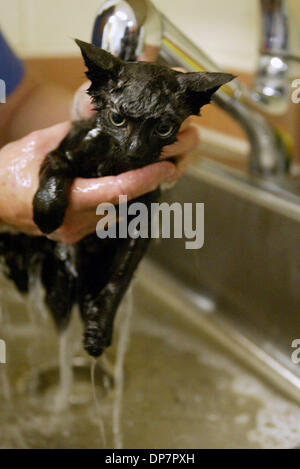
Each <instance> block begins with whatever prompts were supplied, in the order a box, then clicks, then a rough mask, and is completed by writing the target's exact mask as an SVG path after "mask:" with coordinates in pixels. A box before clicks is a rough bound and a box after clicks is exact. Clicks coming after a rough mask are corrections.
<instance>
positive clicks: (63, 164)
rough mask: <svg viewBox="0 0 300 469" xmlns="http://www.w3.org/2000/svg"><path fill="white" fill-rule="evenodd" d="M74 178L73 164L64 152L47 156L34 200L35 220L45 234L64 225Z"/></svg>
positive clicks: (59, 151)
mask: <svg viewBox="0 0 300 469" xmlns="http://www.w3.org/2000/svg"><path fill="white" fill-rule="evenodd" d="M72 178H73V175H72V168H71V163H70V162H69V160H68V159H67V158H66V156H65V153H64V152H63V151H61V150H59V149H57V150H54V151H53V152H51V153H49V154H48V155H47V156H46V158H45V160H44V162H43V165H42V167H41V171H40V185H39V188H38V190H37V192H36V194H35V196H34V199H33V214H34V216H33V219H34V222H35V223H36V225H37V226H38V227H39V228H40V230H41V231H42V232H43V233H46V234H49V233H52V232H53V231H55V230H56V229H57V228H59V227H60V226H61V225H62V223H63V220H64V216H65V211H66V208H67V206H68V192H69V188H70V185H71V182H72Z"/></svg>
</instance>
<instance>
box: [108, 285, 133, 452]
mask: <svg viewBox="0 0 300 469" xmlns="http://www.w3.org/2000/svg"><path fill="white" fill-rule="evenodd" d="M132 312H133V289H132V286H131V287H130V289H129V290H128V292H127V294H126V296H125V298H124V301H123V308H122V311H120V313H121V318H120V323H119V337H118V343H117V357H116V363H115V370H114V382H115V396H114V405H113V419H112V420H113V422H112V424H113V436H114V448H115V449H122V447H123V434H122V425H121V419H122V407H123V390H124V360H125V356H126V352H127V347H128V343H129V336H130V323H131V317H132Z"/></svg>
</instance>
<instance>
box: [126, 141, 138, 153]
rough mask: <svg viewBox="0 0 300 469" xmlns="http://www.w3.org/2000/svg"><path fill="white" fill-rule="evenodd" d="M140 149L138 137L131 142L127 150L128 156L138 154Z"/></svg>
mask: <svg viewBox="0 0 300 469" xmlns="http://www.w3.org/2000/svg"><path fill="white" fill-rule="evenodd" d="M138 149H139V140H138V138H137V137H136V138H134V139H133V140H131V142H130V143H129V145H128V147H127V152H126V153H127V156H136V154H137V151H138Z"/></svg>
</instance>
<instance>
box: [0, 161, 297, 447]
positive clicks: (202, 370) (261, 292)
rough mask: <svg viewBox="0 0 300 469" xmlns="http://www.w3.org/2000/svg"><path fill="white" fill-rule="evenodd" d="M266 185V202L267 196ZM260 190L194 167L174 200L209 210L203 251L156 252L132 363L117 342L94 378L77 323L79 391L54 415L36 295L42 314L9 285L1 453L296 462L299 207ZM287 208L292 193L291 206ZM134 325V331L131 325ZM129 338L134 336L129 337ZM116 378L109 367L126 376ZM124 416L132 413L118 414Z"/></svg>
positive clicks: (237, 177)
mask: <svg viewBox="0 0 300 469" xmlns="http://www.w3.org/2000/svg"><path fill="white" fill-rule="evenodd" d="M266 184H267V185H268V188H266ZM278 191H279V189H278V188H277V185H275V184H274V188H273V182H272V181H268V182H264V183H261V182H260V181H259V180H258V179H249V177H248V176H247V177H246V176H244V175H243V174H240V173H237V172H234V171H231V170H229V169H227V168H223V167H222V166H220V165H216V164H214V163H208V162H205V161H201V162H200V161H198V162H197V163H195V165H194V166H193V167H192V168H191V170H190V171H189V172H188V174H187V175H186V176H185V177H184V178H183V179H182V180H181V181H180V182H179V183H178V185H177V186H176V187H175V188H174V189H172V190H171V191H169V192H166V194H165V199H166V200H169V201H172V200H174V201H182V202H204V203H205V245H204V247H203V248H202V249H201V250H199V251H188V250H185V249H184V241H182V240H177V239H174V240H172V239H171V240H161V241H158V242H153V243H152V246H151V249H150V252H149V255H148V256H147V258H146V259H145V260H144V261H143V263H142V265H141V266H140V269H139V272H138V275H137V282H136V285H135V287H134V293H133V295H134V308H133V310H134V315H133V318H132V320H131V334H130V341H129V345H128V350H127V354H126V356H125V355H124V350H125V348H124V346H125V344H124V339H126V337H125V336H124V330H125V329H126V327H125V322H126V320H128V317H129V316H128V313H130V310H131V308H130V307H128V304H127V307H125V306H124V305H123V308H122V307H121V311H120V317H119V327H118V332H117V333H116V334H115V340H114V346H113V347H112V348H111V349H110V350H109V351H108V353H107V357H106V362H104V363H99V365H98V367H97V372H96V376H95V378H96V379H95V382H96V386H95V388H96V389H95V395H96V402H97V404H96V403H95V400H94V398H93V392H92V386H91V379H90V375H89V373H90V367H91V363H90V362H89V360H87V357H86V356H85V354H84V352H83V351H82V347H81V328H80V324H79V320H78V318H77V317H75V318H74V321H73V325H72V330H71V332H70V339H69V347H68V348H67V350H68V352H69V354H70V356H71V357H73V358H72V363H73V369H74V385H73V390H72V392H70V395H69V406H68V407H67V408H65V409H60V410H59V411H57V408H56V407H55V401H56V396H57V392H58V391H57V389H58V387H59V385H58V369H59V358H58V345H59V340H58V338H57V336H56V333H55V330H54V327H53V324H52V322H51V320H50V318H49V317H48V315H47V312H45V311H44V310H43V307H42V306H41V304H40V302H39V301H38V300H39V299H40V298H41V294H42V292H41V290H40V288H39V286H38V285H37V286H36V289H35V291H34V292H33V294H32V295H31V297H32V298H31V299H32V301H31V302H30V301H27V300H24V298H21V297H18V296H16V294H15V292H14V290H13V289H12V288H11V286H10V285H9V283H8V282H7V281H6V280H3V279H2V280H1V282H2V284H1V285H2V286H1V296H2V298H1V305H2V309H1V315H0V337H1V339H4V340H5V341H6V344H7V364H6V365H0V396H1V400H0V447H3V448H23V447H25V448H66V447H67V448H95V447H96V448H97V447H102V446H103V439H102V436H101V435H102V433H101V432H102V430H101V420H103V422H104V427H105V433H106V440H107V443H106V444H107V447H117V446H121V444H122V446H123V447H124V448H153V447H155V448H195V447H200V448H293V447H296V446H298V445H299V443H300V407H299V402H300V396H299V394H300V368H299V367H300V365H295V364H293V362H292V360H291V354H292V352H293V349H292V348H291V342H292V340H293V339H295V338H300V326H299V305H300V301H299V300H300V292H299V269H300V261H299V249H298V245H299V239H300V209H299V207H300V205H299V199H298V196H297V184H296V181H295V190H294V194H293V195H285V194H286V193H287V192H288V190H287V188H282V190H280V191H279V192H280V193H278ZM288 193H289V194H290V190H289V192H288ZM126 318H127V319H126ZM125 334H126V333H125ZM122 359H124V364H125V365H124V376H123V379H121V378H122V376H121V375H120V374H116V375H115V376H114V374H113V372H112V371H111V370H110V367H109V366H108V365H107V362H108V363H110V364H114V363H115V362H116V361H117V368H119V372H120V369H121V368H122V367H121V365H122ZM121 403H122V406H121Z"/></svg>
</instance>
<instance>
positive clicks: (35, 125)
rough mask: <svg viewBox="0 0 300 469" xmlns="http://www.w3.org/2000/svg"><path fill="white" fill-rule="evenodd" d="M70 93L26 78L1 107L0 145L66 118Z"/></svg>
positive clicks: (71, 96)
mask: <svg viewBox="0 0 300 469" xmlns="http://www.w3.org/2000/svg"><path fill="white" fill-rule="evenodd" d="M72 98H73V95H72V93H71V92H70V91H69V90H67V89H65V88H61V87H59V86H57V85H54V84H51V83H45V82H42V81H41V80H39V79H36V78H35V77H31V76H29V75H27V76H26V77H25V79H24V80H23V81H22V83H21V84H20V85H19V86H18V88H17V89H16V90H15V91H14V92H13V93H12V94H11V95H10V96H9V97H8V99H7V103H6V104H1V107H0V146H3V145H4V144H5V143H8V142H9V141H13V140H17V139H19V138H21V137H23V136H24V135H27V134H28V133H30V132H32V131H34V130H37V129H42V128H45V127H48V126H50V125H53V124H55V123H57V122H61V121H64V120H67V119H69V117H70V105H71V102H72Z"/></svg>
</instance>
